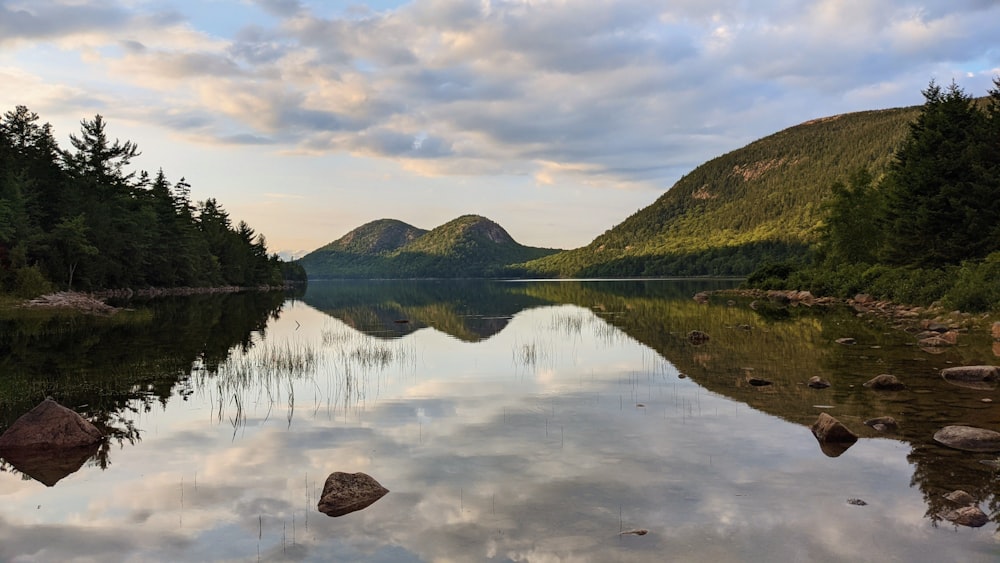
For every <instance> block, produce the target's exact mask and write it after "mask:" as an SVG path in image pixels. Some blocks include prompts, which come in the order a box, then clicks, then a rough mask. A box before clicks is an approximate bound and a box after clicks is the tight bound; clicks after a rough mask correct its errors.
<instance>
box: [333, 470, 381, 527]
mask: <svg viewBox="0 0 1000 563" xmlns="http://www.w3.org/2000/svg"><path fill="white" fill-rule="evenodd" d="M388 492H389V489H386V488H385V487H383V486H382V485H381V484H380V483H379V482H378V481H376V480H375V479H373V478H372V477H370V476H369V475H366V474H364V473H342V472H340V471H335V472H333V473H331V474H330V476H329V477H327V478H326V483H324V485H323V495H322V496H321V497H320V499H319V505H318V506H317V508H318V509H319V511H320V512H322V513H323V514H326V515H327V516H334V517H336V516H343V515H345V514H350V513H351V512H355V511H358V510H361V509H363V508H367V507H369V506H371V505H372V504H373V503H374V502H375V501H377V500H378V499H380V498H382V497H383V496H385V494H386V493H388Z"/></svg>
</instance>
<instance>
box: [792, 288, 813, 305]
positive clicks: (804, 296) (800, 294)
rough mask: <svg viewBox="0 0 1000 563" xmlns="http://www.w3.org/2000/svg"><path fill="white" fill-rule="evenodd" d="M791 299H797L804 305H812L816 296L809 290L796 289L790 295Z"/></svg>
mask: <svg viewBox="0 0 1000 563" xmlns="http://www.w3.org/2000/svg"><path fill="white" fill-rule="evenodd" d="M792 300H794V301H797V302H799V303H801V304H803V305H806V306H810V307H811V306H812V305H813V304H814V303H815V302H816V298H815V297H814V296H813V294H812V293H811V292H808V291H797V292H795V295H794V296H793V297H792Z"/></svg>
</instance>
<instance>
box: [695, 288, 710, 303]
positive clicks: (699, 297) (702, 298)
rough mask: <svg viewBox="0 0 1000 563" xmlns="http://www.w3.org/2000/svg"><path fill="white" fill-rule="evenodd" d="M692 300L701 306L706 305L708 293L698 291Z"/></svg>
mask: <svg viewBox="0 0 1000 563" xmlns="http://www.w3.org/2000/svg"><path fill="white" fill-rule="evenodd" d="M694 300H695V301H696V302H698V303H701V304H702V305H705V304H707V303H708V292H707V291H699V292H698V293H695V294H694Z"/></svg>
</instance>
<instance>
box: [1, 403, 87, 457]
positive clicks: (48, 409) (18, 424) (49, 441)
mask: <svg viewBox="0 0 1000 563" xmlns="http://www.w3.org/2000/svg"><path fill="white" fill-rule="evenodd" d="M103 439H104V434H102V433H101V431H100V430H98V429H97V427H96V426H94V425H93V424H91V423H90V422H89V421H88V420H86V419H85V418H83V417H82V416H80V415H79V414H77V413H76V412H74V411H72V410H70V409H68V408H66V407H64V406H62V405H60V404H59V403H57V402H55V401H54V400H53V399H52V398H51V397H49V398H47V399H45V400H44V401H42V402H41V403H39V404H38V406H36V407H35V408H33V409H31V410H30V411H28V412H26V413H24V414H23V415H22V416H21V417H20V418H18V419H17V420H16V421H14V424H11V425H10V428H8V429H7V431H6V432H4V433H3V435H2V436H0V449H20V448H36V449H37V448H50V449H51V448H80V447H86V446H92V445H94V444H96V443H98V442H100V441H101V440H103Z"/></svg>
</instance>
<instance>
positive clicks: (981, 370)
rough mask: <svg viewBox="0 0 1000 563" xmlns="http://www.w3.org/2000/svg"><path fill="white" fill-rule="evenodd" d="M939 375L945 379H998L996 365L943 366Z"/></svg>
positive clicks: (999, 374)
mask: <svg viewBox="0 0 1000 563" xmlns="http://www.w3.org/2000/svg"><path fill="white" fill-rule="evenodd" d="M941 377H943V378H945V380H947V381H996V380H997V379H1000V367H997V366H958V367H952V368H944V369H943V370H941Z"/></svg>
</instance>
